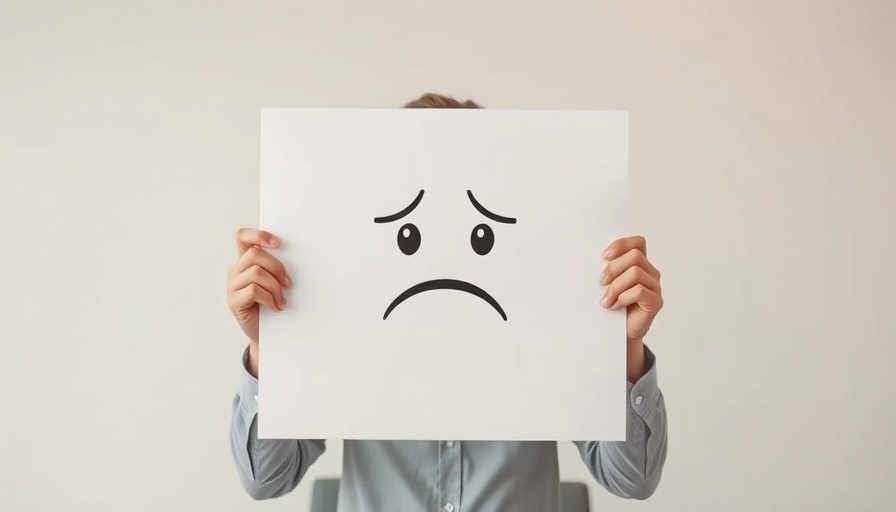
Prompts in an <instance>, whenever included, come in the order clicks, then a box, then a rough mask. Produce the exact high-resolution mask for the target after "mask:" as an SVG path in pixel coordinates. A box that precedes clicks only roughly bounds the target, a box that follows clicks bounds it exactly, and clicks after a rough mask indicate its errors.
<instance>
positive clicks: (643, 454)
mask: <svg viewBox="0 0 896 512" xmlns="http://www.w3.org/2000/svg"><path fill="white" fill-rule="evenodd" d="M646 352H647V362H648V365H649V368H650V369H649V371H648V372H647V373H646V374H645V375H644V376H643V377H641V379H639V380H638V382H637V383H635V384H634V385H633V384H631V383H629V384H628V400H627V403H628V405H627V420H626V441H624V442H622V441H615V442H607V441H575V442H574V444H575V446H576V447H577V448H578V451H579V453H580V454H581V457H582V461H583V462H584V463H585V465H586V466H587V467H588V469H589V470H590V471H591V474H592V475H594V478H595V479H596V480H597V482H599V483H600V484H601V485H602V486H603V487H604V488H606V489H607V490H608V491H609V492H611V493H613V494H615V495H616V496H620V497H625V498H635V499H646V498H647V497H649V496H650V495H651V494H653V492H654V490H655V489H656V486H657V484H658V483H659V480H660V474H661V472H662V468H663V464H664V463H665V460H666V440H667V430H666V407H665V403H664V401H663V395H662V393H661V392H660V390H659V387H658V386H657V376H656V358H655V357H654V355H653V353H652V352H651V351H650V350H649V349H646ZM245 365H246V354H244V355H243V369H242V377H241V383H240V388H239V391H238V392H237V394H236V396H235V397H234V399H233V406H232V420H231V430H230V438H231V449H232V452H233V458H234V462H235V463H236V468H237V472H238V473H239V477H240V481H241V482H242V484H243V487H244V488H245V490H246V492H247V493H248V494H249V495H250V496H251V497H252V498H254V499H269V498H276V497H279V496H283V495H285V494H287V493H289V492H290V491H292V490H293V489H295V487H296V486H297V485H298V484H299V482H300V481H301V480H302V477H303V476H304V475H305V473H306V472H307V470H308V468H309V467H310V466H311V465H312V464H314V462H315V461H316V460H317V458H318V457H320V456H321V454H322V453H324V450H326V441H324V440H322V439H300V440H294V439H258V436H257V432H256V420H257V413H258V404H257V396H258V381H257V380H256V379H255V378H254V377H252V376H251V375H250V374H249V372H248V371H246V369H245ZM537 413H538V411H533V414H537ZM559 488H560V477H559V469H558V461H557V443H556V442H543V441H513V442H508V441H350V440H346V441H344V443H343V461H342V481H341V485H340V487H339V511H340V512H404V511H408V512H417V511H432V512H467V511H469V512H499V511H513V512H527V511H533V512H535V511H538V512H557V511H558V510H559V506H560V490H559Z"/></svg>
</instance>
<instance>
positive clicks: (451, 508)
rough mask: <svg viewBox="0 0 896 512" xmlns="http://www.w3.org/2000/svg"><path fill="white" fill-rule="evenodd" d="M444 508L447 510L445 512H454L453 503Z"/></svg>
mask: <svg viewBox="0 0 896 512" xmlns="http://www.w3.org/2000/svg"><path fill="white" fill-rule="evenodd" d="M442 508H444V509H445V512H454V505H452V504H451V503H446V504H445V506H444V507H442Z"/></svg>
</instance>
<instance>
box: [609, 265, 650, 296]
mask: <svg viewBox="0 0 896 512" xmlns="http://www.w3.org/2000/svg"><path fill="white" fill-rule="evenodd" d="M636 286H643V287H645V288H647V289H648V290H651V291H653V292H655V293H660V292H661V290H660V282H659V281H657V280H656V278H654V277H653V276H652V275H650V274H649V273H648V272H647V271H646V270H644V269H643V268H641V267H629V268H628V270H626V271H625V272H623V273H622V274H621V275H620V276H619V277H617V278H616V279H614V280H613V282H611V283H610V284H608V285H607V288H606V290H605V292H604V298H603V300H602V301H601V303H605V304H613V303H615V302H616V300H617V299H618V298H619V297H620V296H621V295H622V294H623V293H625V292H626V291H628V290H630V289H631V288H634V287H636Z"/></svg>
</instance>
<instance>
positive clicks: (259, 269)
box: [227, 228, 292, 377]
mask: <svg viewBox="0 0 896 512" xmlns="http://www.w3.org/2000/svg"><path fill="white" fill-rule="evenodd" d="M236 246H237V254H238V257H237V260H236V263H234V264H233V265H231V267H230V270H229V271H228V273H227V306H228V307H229V308H230V312H231V313H233V316H234V318H236V320H237V322H239V324H240V328H241V329H242V330H243V332H244V333H245V334H246V336H247V337H248V338H249V364H248V368H247V369H248V370H249V373H251V374H252V375H253V376H255V377H258V309H259V307H260V306H261V305H264V306H265V307H268V308H270V309H272V310H274V311H283V308H284V307H285V306H286V299H285V297H284V296H283V288H288V287H290V286H292V281H291V279H290V278H289V274H288V273H287V272H286V268H285V267H284V266H283V263H281V262H280V260H278V259H277V258H275V257H274V256H273V255H271V253H269V252H268V251H267V250H266V249H273V248H277V247H279V246H280V240H279V239H278V238H277V237H276V236H274V235H272V234H271V233H267V232H265V231H260V230H258V229H252V228H242V229H239V230H238V231H237V233H236Z"/></svg>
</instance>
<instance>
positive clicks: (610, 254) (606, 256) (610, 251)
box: [604, 247, 613, 260]
mask: <svg viewBox="0 0 896 512" xmlns="http://www.w3.org/2000/svg"><path fill="white" fill-rule="evenodd" d="M612 254H613V252H612V250H611V249H610V248H609V247H608V248H607V250H605V251H604V259H605V260H608V259H610V256H612Z"/></svg>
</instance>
